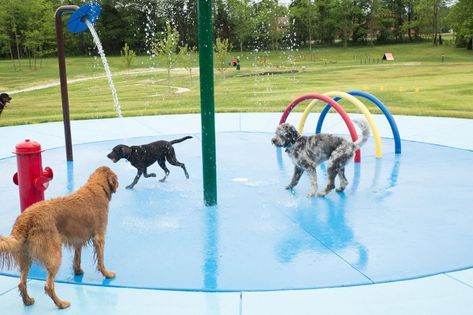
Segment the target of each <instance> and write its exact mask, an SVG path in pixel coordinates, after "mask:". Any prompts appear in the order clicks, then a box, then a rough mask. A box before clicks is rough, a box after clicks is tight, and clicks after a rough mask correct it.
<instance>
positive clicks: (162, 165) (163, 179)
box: [158, 157, 169, 183]
mask: <svg viewBox="0 0 473 315" xmlns="http://www.w3.org/2000/svg"><path fill="white" fill-rule="evenodd" d="M158 164H159V166H161V168H162V169H163V171H164V177H163V178H161V179H160V180H159V181H160V182H161V183H162V182H164V181H165V180H166V178H167V177H168V175H169V170H168V168H167V167H166V161H165V160H164V157H163V158H160V159H159V160H158Z"/></svg>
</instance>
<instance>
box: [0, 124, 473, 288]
mask: <svg viewBox="0 0 473 315" xmlns="http://www.w3.org/2000/svg"><path fill="white" fill-rule="evenodd" d="M271 136H272V134H271V133H256V132H254V133H249V132H226V133H219V134H218V137H217V148H218V152H217V159H218V164H217V165H218V169H217V174H218V180H219V183H218V184H219V187H218V190H219V206H217V207H215V208H205V207H203V205H202V171H201V162H200V147H201V143H200V140H199V135H198V134H194V137H195V138H194V139H191V140H187V141H185V142H183V143H180V144H176V145H175V149H176V152H177V157H178V159H179V160H180V161H181V162H183V163H185V164H186V166H187V169H188V171H189V173H190V176H191V178H190V179H189V180H187V179H185V177H184V174H183V172H182V170H181V169H180V168H176V167H172V166H170V167H169V168H170V170H171V175H170V176H169V177H168V179H167V182H166V183H159V182H158V181H157V180H156V179H153V178H148V179H146V178H141V179H140V181H139V183H138V184H137V185H136V186H135V189H134V190H126V189H125V188H124V187H125V186H126V185H127V184H129V183H130V182H131V181H132V179H133V177H134V175H135V169H134V168H133V167H131V166H130V165H129V164H128V163H126V162H124V161H120V162H118V163H117V164H112V162H111V161H109V160H108V159H107V158H106V157H105V156H106V154H107V153H108V152H109V151H110V149H111V148H112V147H113V146H114V145H116V144H118V143H126V144H129V145H131V144H143V143H147V142H150V141H153V140H155V139H156V138H155V137H143V138H132V139H126V140H114V141H104V142H96V143H88V144H81V145H76V146H75V148H74V150H75V151H74V156H75V161H74V162H73V163H67V162H65V161H64V150H63V148H60V149H52V150H47V151H45V152H44V154H43V165H44V166H46V165H48V166H51V167H52V168H53V169H54V170H55V178H54V180H53V181H52V183H51V186H50V188H49V189H48V190H47V197H48V198H51V197H56V196H62V195H65V194H68V193H69V192H71V191H73V190H75V189H77V188H78V187H79V186H80V185H82V184H83V183H84V182H85V180H86V179H87V177H88V175H89V174H90V173H91V172H92V171H93V170H94V169H95V168H96V167H98V166H100V165H108V166H111V167H112V169H113V170H115V171H116V172H117V174H118V177H119V179H120V183H121V187H120V188H119V190H118V191H117V193H116V195H115V196H114V197H113V200H112V203H111V211H110V221H109V228H108V234H107V243H106V251H105V253H106V264H107V266H108V268H109V269H110V270H113V271H115V272H117V278H116V279H113V280H104V279H103V278H102V276H101V275H100V274H99V273H97V272H96V271H95V266H94V263H93V254H92V252H91V250H90V249H88V250H86V251H85V252H84V254H83V265H84V266H83V269H84V271H85V275H84V276H83V277H74V276H73V275H72V269H71V265H72V264H71V260H72V253H71V252H70V251H68V250H65V251H64V253H65V255H64V258H63V264H62V267H61V270H60V272H59V274H58V276H57V280H58V281H62V282H68V283H75V284H92V285H99V286H118V287H133V288H152V289H171V290H189V291H210V292H215V291H252V290H287V289H307V288H326V287H339V286H351V285H360V284H372V283H379V282H385V281H396V280H403V279H411V278H417V277H423V276H427V275H432V274H438V273H444V272H448V271H452V270H460V269H464V268H469V267H471V266H472V262H473V253H472V252H471V251H466V250H465V248H469V247H470V244H471V243H472V242H473V230H472V229H471V226H470V224H469V222H473V213H471V211H470V210H469V205H470V204H471V194H470V193H471V191H472V190H473V189H472V188H473V187H472V183H471V182H469V181H468V178H467V177H466V176H461V174H468V173H472V171H473V166H472V165H471V161H472V160H473V152H471V151H468V150H460V149H454V148H448V147H443V146H438V145H431V144H425V143H417V142H410V141H404V142H403V143H402V145H403V154H402V155H395V154H394V153H393V150H394V147H393V145H392V140H391V139H383V147H384V148H385V151H384V155H383V158H382V159H376V158H375V157H374V156H373V155H372V152H374V148H373V145H374V144H372V143H371V142H369V143H368V144H367V146H366V147H363V149H362V151H363V160H362V162H361V164H357V165H355V164H353V163H350V164H349V166H348V167H347V171H346V173H347V177H348V179H349V181H350V185H349V186H348V187H347V191H346V192H345V193H343V194H338V193H335V192H332V193H331V194H329V195H328V196H327V197H326V198H307V197H306V193H307V191H308V187H309V184H308V180H307V178H306V176H304V177H303V178H302V180H301V183H300V184H299V185H298V186H297V187H296V188H295V189H294V191H293V192H290V191H286V190H284V187H285V185H286V184H287V183H288V182H289V181H290V177H291V175H292V164H291V161H290V160H289V159H288V158H287V156H286V155H285V153H283V154H282V155H281V156H280V158H281V159H278V152H277V150H276V149H275V148H274V147H273V146H271V144H270V139H271ZM178 137H181V135H175V136H173V135H166V136H160V137H159V138H160V139H174V138H178ZM0 168H1V169H2V171H4V172H6V173H11V174H13V173H14V172H15V168H16V161H15V159H14V158H6V159H2V160H0ZM151 170H152V171H155V172H156V173H157V175H158V179H159V178H160V176H161V175H162V171H161V170H160V169H159V168H158V166H156V165H155V166H152V167H151ZM7 178H8V177H7ZM319 180H320V185H319V186H320V187H322V186H323V185H324V183H325V173H324V168H323V167H322V168H321V171H320V172H319ZM17 194H18V193H17V188H16V187H15V186H14V185H13V184H11V183H10V182H8V181H3V182H2V183H0V196H1V197H2V200H3V206H4V207H2V209H0V234H1V235H5V234H8V233H9V231H10V229H11V226H12V224H13V222H14V220H15V217H16V215H17V214H18V213H17V212H15V211H17V209H19V205H18V196H17ZM2 272H3V273H9V274H10V273H11V271H6V270H2ZM30 276H31V277H32V278H35V279H44V277H45V272H44V271H43V270H42V268H41V267H39V266H36V267H35V268H33V269H32V271H31V273H30Z"/></svg>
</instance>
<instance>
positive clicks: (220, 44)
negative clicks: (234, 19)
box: [214, 38, 232, 80]
mask: <svg viewBox="0 0 473 315" xmlns="http://www.w3.org/2000/svg"><path fill="white" fill-rule="evenodd" d="M231 49H232V45H231V44H230V43H229V42H228V39H227V38H225V39H220V38H217V40H216V41H215V45H214V51H215V57H216V60H215V69H217V71H220V73H222V78H223V79H224V80H225V70H227V68H228V64H227V59H228V52H229V51H230V50H231Z"/></svg>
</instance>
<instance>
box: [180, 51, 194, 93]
mask: <svg viewBox="0 0 473 315" xmlns="http://www.w3.org/2000/svg"><path fill="white" fill-rule="evenodd" d="M196 52H197V47H195V46H193V47H190V48H189V46H188V45H187V44H185V45H184V46H182V47H179V55H180V59H181V60H183V62H184V68H186V70H187V72H189V76H190V78H191V85H192V67H193V66H194V65H195V63H196V60H197V58H196Z"/></svg>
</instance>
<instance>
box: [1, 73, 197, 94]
mask: <svg viewBox="0 0 473 315" xmlns="http://www.w3.org/2000/svg"><path fill="white" fill-rule="evenodd" d="M173 70H174V71H179V72H182V71H187V70H186V69H184V68H176V69H173ZM192 70H193V71H194V73H195V71H197V70H198V69H197V68H196V69H192ZM166 71H167V69H163V68H152V69H145V70H143V69H137V70H132V71H119V72H116V73H114V74H113V76H114V77H118V76H123V75H127V74H144V73H153V72H166ZM106 78H107V77H106V76H105V75H100V76H94V77H87V78H78V79H72V80H67V84H74V83H79V82H85V81H92V80H99V79H106ZM59 85H60V82H59V81H56V82H51V83H46V84H40V85H34V86H31V87H28V88H24V89H19V90H14V91H9V92H6V93H8V94H10V95H13V94H19V93H25V92H32V91H38V90H44V89H49V88H51V87H56V86H59ZM171 88H173V89H176V92H175V93H176V94H180V93H187V92H190V89H188V88H185V87H179V86H171Z"/></svg>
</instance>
